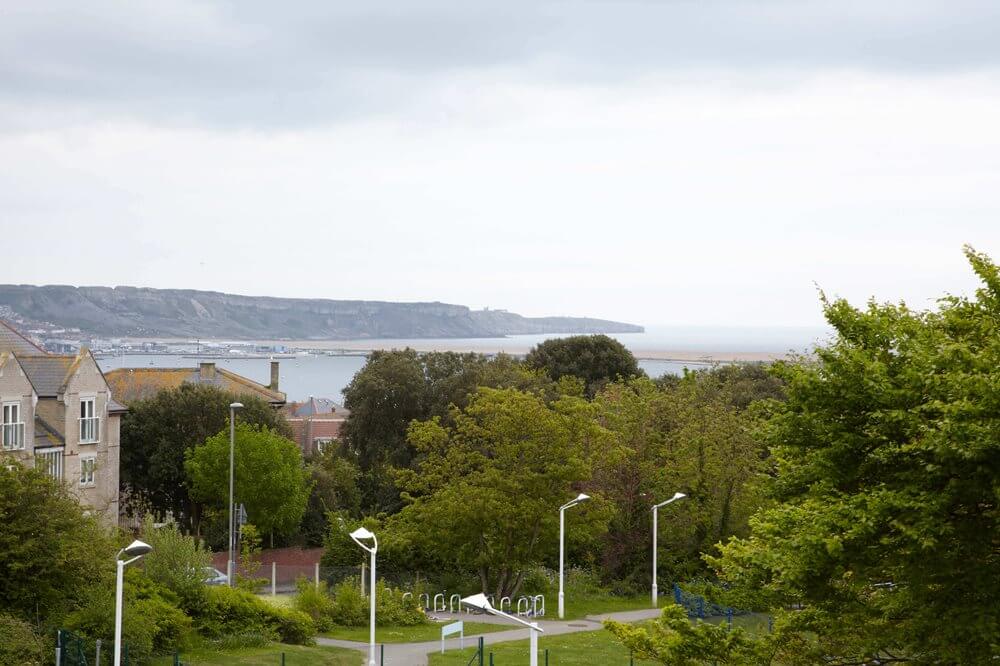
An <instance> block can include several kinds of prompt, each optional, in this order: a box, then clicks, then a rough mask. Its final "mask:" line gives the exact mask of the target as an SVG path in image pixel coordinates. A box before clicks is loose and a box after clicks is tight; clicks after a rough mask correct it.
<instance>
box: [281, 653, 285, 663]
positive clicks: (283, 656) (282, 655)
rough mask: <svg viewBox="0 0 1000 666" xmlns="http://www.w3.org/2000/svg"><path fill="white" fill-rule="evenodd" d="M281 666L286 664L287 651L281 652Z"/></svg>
mask: <svg viewBox="0 0 1000 666" xmlns="http://www.w3.org/2000/svg"><path fill="white" fill-rule="evenodd" d="M281 666H285V653H284V652H282V653H281Z"/></svg>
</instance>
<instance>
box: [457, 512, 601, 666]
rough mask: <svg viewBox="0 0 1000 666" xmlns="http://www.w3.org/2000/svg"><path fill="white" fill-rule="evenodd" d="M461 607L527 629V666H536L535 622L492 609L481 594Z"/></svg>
mask: <svg viewBox="0 0 1000 666" xmlns="http://www.w3.org/2000/svg"><path fill="white" fill-rule="evenodd" d="M580 501H582V500H580ZM462 605H463V606H470V607H472V608H475V609H476V610H481V611H484V612H486V613H489V614H490V615H499V616H500V617H505V618H507V619H508V620H514V621H515V622H518V623H520V624H523V625H524V626H526V627H527V628H528V629H530V630H531V632H530V634H531V637H530V640H529V646H528V649H529V650H530V651H531V656H530V657H529V658H528V665H529V666H538V634H540V633H541V632H542V631H543V630H542V628H541V627H539V626H538V623H537V622H528V621H527V620H522V619H521V618H519V617H516V616H514V615H508V614H507V613H504V612H503V611H501V610H497V609H496V608H493V605H492V604H491V603H490V600H489V599H487V598H486V595H485V594H482V593H480V594H473V595H472V596H471V597H466V598H464V599H462Z"/></svg>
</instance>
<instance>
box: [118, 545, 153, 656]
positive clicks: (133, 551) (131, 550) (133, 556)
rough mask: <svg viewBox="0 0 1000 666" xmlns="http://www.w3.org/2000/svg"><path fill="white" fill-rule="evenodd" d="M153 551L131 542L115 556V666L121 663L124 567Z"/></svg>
mask: <svg viewBox="0 0 1000 666" xmlns="http://www.w3.org/2000/svg"><path fill="white" fill-rule="evenodd" d="M151 550H153V547H152V546H150V545H149V544H148V543H143V542H141V541H133V542H132V543H131V544H129V545H128V546H127V547H125V548H122V549H121V550H119V551H118V554H117V555H115V564H116V565H117V566H118V577H117V584H116V586H115V666H121V663H122V588H123V587H124V586H125V567H126V566H128V565H129V564H132V563H133V562H135V561H136V560H138V559H139V558H140V557H142V556H143V555H145V554H146V553H148V552H150V551H151ZM123 554H124V555H127V556H128V557H129V558H130V559H127V560H123V559H121V556H122V555H123Z"/></svg>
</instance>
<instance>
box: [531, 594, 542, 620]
mask: <svg viewBox="0 0 1000 666" xmlns="http://www.w3.org/2000/svg"><path fill="white" fill-rule="evenodd" d="M539 601H541V602H542V603H541V604H540V605H539V603H538V602H539ZM531 614H532V615H534V616H535V617H544V616H545V595H544V594H536V595H535V597H534V598H533V599H532V600H531Z"/></svg>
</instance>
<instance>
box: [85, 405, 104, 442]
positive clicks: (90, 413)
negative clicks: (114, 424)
mask: <svg viewBox="0 0 1000 666" xmlns="http://www.w3.org/2000/svg"><path fill="white" fill-rule="evenodd" d="M100 431H101V417H100V416H97V399H96V398H81V399H80V443H81V444H96V443H97V442H98V441H99V434H100Z"/></svg>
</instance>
